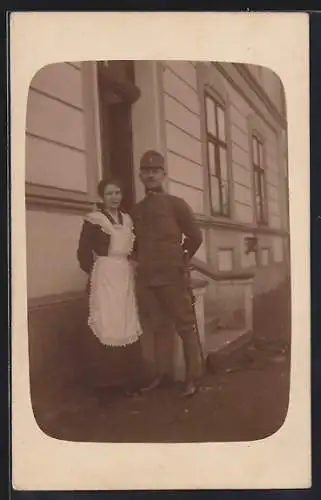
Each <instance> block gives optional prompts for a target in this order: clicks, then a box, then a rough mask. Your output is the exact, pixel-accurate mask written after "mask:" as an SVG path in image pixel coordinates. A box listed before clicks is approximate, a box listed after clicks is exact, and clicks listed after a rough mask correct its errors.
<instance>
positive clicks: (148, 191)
mask: <svg viewBox="0 0 321 500" xmlns="http://www.w3.org/2000/svg"><path fill="white" fill-rule="evenodd" d="M164 192H165V191H164V188H163V187H162V186H160V187H158V188H151V189H145V193H146V196H150V195H153V194H162V193H164Z"/></svg>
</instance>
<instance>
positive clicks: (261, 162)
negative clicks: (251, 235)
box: [250, 129, 268, 226]
mask: <svg viewBox="0 0 321 500" xmlns="http://www.w3.org/2000/svg"><path fill="white" fill-rule="evenodd" d="M254 141H255V142H256V144H257V152H256V156H257V160H258V161H257V162H256V161H255V155H254V146H253V145H254ZM250 147H251V164H252V172H253V198H254V207H255V216H256V222H257V224H258V225H260V226H267V225H268V205H267V204H268V198H267V184H266V168H265V166H266V164H265V141H264V139H263V137H262V135H261V134H259V133H258V132H257V131H256V130H255V129H252V130H251V145H250ZM260 150H261V153H260ZM257 179H258V180H257ZM257 183H258V185H259V193H257ZM262 184H263V187H262ZM257 196H259V206H258V201H257Z"/></svg>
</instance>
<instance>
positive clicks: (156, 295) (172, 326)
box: [137, 278, 202, 382]
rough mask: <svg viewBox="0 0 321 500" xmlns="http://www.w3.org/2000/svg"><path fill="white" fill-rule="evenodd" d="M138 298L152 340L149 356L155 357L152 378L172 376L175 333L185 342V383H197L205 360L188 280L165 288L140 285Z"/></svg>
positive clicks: (145, 330)
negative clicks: (196, 327)
mask: <svg viewBox="0 0 321 500" xmlns="http://www.w3.org/2000/svg"><path fill="white" fill-rule="evenodd" d="M137 299H138V308H139V313H140V319H141V324H142V327H143V330H144V336H145V337H148V340H149V341H150V340H151V339H152V342H149V349H150V351H149V352H148V354H147V357H148V358H149V359H151V358H152V363H151V369H152V372H153V375H156V376H157V375H171V374H172V370H173V354H174V353H173V348H174V334H175V332H176V333H177V334H178V335H179V337H180V338H181V341H182V347H183V354H184V361H185V379H186V382H190V381H196V380H198V379H199V378H200V376H201V374H202V362H201V360H202V357H201V351H200V342H199V339H198V337H197V333H196V331H195V327H194V325H195V320H196V319H195V315H194V309H193V303H192V297H191V294H190V291H189V288H188V285H187V283H186V280H185V279H183V278H182V279H180V280H177V281H176V282H175V283H171V284H168V285H162V286H160V285H159V286H148V284H146V283H143V282H138V283H137ZM145 341H146V339H145ZM152 351H153V352H152Z"/></svg>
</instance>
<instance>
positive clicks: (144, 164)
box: [140, 149, 164, 169]
mask: <svg viewBox="0 0 321 500" xmlns="http://www.w3.org/2000/svg"><path fill="white" fill-rule="evenodd" d="M140 168H141V169H144V168H162V169H164V157H163V156H162V155H161V154H160V153H158V151H154V150H153V149H149V150H147V151H145V153H144V154H143V155H142V157H141V159H140Z"/></svg>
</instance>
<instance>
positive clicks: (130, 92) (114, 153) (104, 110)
mask: <svg viewBox="0 0 321 500" xmlns="http://www.w3.org/2000/svg"><path fill="white" fill-rule="evenodd" d="M97 76H98V90H99V97H100V119H101V143H102V164H103V177H104V178H110V177H114V178H117V179H119V180H120V181H121V183H122V185H123V190H124V193H123V195H124V196H123V203H122V208H123V210H125V211H128V210H130V208H131V207H132V205H133V204H134V203H135V190H134V172H133V141H132V122H131V107H132V103H133V102H134V101H135V100H136V99H137V98H138V97H139V91H138V89H137V87H136V86H135V84H134V62H133V61H108V65H106V64H104V63H98V75H97Z"/></svg>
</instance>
